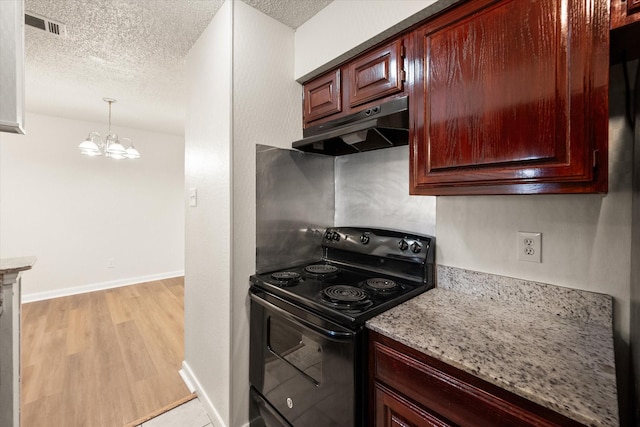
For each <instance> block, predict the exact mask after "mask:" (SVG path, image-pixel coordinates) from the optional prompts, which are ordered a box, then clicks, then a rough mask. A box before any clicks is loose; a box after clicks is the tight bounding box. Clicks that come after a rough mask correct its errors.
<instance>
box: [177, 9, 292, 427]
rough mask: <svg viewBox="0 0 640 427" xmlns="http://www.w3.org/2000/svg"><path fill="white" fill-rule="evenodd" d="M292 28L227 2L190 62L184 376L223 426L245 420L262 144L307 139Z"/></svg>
mask: <svg viewBox="0 0 640 427" xmlns="http://www.w3.org/2000/svg"><path fill="white" fill-rule="evenodd" d="M293 34H294V33H293V30H292V29H290V28H288V27H286V26H284V25H283V24H280V23H278V22H277V21H275V20H273V19H272V18H269V17H268V16H267V15H264V14H263V13H261V12H258V11H257V10H255V9H254V8H252V7H250V6H248V5H246V4H245V3H243V2H240V1H228V2H226V3H225V4H224V5H223V6H222V8H221V9H220V11H218V13H217V14H216V15H215V16H214V19H213V21H212V22H211V24H210V25H209V27H208V28H207V30H205V32H204V33H203V35H202V36H201V37H200V39H199V40H198V42H197V43H196V45H195V46H194V47H193V49H192V50H191V52H190V53H189V56H188V58H187V64H186V68H187V81H188V82H190V87H189V89H188V94H189V96H188V102H187V123H186V132H185V140H186V150H187V154H186V183H185V186H186V188H187V189H188V188H190V187H197V188H198V198H199V199H198V206H197V207H196V208H189V207H187V208H186V209H187V215H186V271H185V285H186V286H185V368H186V370H188V371H189V376H190V379H191V380H193V381H194V382H195V383H196V389H197V390H198V392H199V395H200V397H201V399H203V400H204V401H205V405H206V406H207V408H208V410H209V412H210V414H212V415H213V416H214V418H215V421H216V422H217V423H218V424H219V425H221V426H229V427H231V426H234V427H235V426H241V425H243V424H245V423H246V422H247V420H248V401H249V375H248V369H249V323H248V319H249V308H248V289H249V276H250V275H251V274H253V273H254V272H255V251H256V245H255V241H256V213H255V212H256V206H255V202H256V182H255V180H256V171H255V166H256V160H255V152H256V144H267V145H271V146H280V147H290V144H291V141H293V140H294V139H298V138H300V137H301V134H302V131H301V129H302V120H301V111H300V108H301V102H300V96H301V93H302V89H301V87H300V85H299V84H297V83H296V82H295V81H294V79H293V67H294V63H293Z"/></svg>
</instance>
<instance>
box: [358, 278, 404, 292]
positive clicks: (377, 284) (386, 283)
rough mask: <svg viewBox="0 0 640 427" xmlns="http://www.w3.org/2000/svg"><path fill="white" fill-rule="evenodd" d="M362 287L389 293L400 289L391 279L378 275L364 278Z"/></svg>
mask: <svg viewBox="0 0 640 427" xmlns="http://www.w3.org/2000/svg"><path fill="white" fill-rule="evenodd" d="M364 287H365V288H366V289H369V290H371V291H374V292H379V293H381V294H391V293H394V292H397V291H399V290H400V285H398V284H397V283H396V282H394V281H393V280H389V279H383V278H380V277H374V278H371V279H367V280H365V282H364Z"/></svg>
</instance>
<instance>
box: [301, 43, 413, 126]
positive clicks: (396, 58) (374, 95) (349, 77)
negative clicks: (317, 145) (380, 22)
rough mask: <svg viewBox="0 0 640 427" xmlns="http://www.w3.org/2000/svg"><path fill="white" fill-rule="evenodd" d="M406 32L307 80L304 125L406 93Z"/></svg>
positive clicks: (335, 116) (371, 105)
mask: <svg viewBox="0 0 640 427" xmlns="http://www.w3.org/2000/svg"><path fill="white" fill-rule="evenodd" d="M407 41H408V37H407V35H406V34H403V35H398V36H397V37H395V38H394V39H393V40H392V41H386V42H385V43H383V44H381V45H379V46H375V47H373V48H371V49H370V50H368V51H366V52H364V53H363V54H362V55H360V56H357V57H355V58H354V59H352V60H350V61H349V62H346V63H344V64H342V65H341V66H340V67H338V68H336V69H334V70H332V71H330V72H328V73H326V74H323V75H322V76H320V77H318V78H315V79H313V80H311V81H308V82H306V83H305V84H304V88H303V93H304V102H303V105H304V117H303V118H304V127H305V128H308V127H310V126H315V125H318V124H321V123H323V122H326V121H329V120H334V119H337V118H339V117H342V116H346V115H349V114H352V113H357V112H359V111H361V110H365V109H367V108H371V107H374V106H376V105H379V104H380V103H382V102H384V101H386V100H388V99H390V98H395V97H399V96H404V95H406V88H405V81H406V70H405V68H406V66H405V62H406V59H405V56H406V55H405V51H406V48H405V43H407Z"/></svg>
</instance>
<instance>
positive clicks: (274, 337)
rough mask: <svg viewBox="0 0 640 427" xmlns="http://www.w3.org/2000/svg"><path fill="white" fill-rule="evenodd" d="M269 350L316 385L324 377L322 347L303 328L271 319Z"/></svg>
mask: <svg viewBox="0 0 640 427" xmlns="http://www.w3.org/2000/svg"><path fill="white" fill-rule="evenodd" d="M268 337H269V338H268V339H269V342H268V345H269V350H271V351H272V352H274V353H275V354H276V355H277V356H279V357H280V358H281V359H283V360H285V361H286V362H288V363H289V364H291V365H292V366H294V367H295V368H296V369H298V370H299V371H300V372H302V373H304V374H306V375H308V376H309V377H310V378H311V379H312V380H313V381H314V382H315V383H316V384H320V379H321V377H322V346H321V345H320V344H319V343H318V342H316V341H315V340H314V337H312V336H311V335H310V334H309V333H307V331H306V330H305V329H304V328H302V327H296V326H295V325H294V324H293V323H290V322H287V321H285V320H282V319H280V318H277V317H270V318H269V334H268Z"/></svg>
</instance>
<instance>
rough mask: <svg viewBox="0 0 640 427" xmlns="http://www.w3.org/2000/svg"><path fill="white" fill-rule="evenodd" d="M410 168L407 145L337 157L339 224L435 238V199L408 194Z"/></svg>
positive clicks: (336, 221)
mask: <svg viewBox="0 0 640 427" xmlns="http://www.w3.org/2000/svg"><path fill="white" fill-rule="evenodd" d="M408 165H409V147H408V146H404V147H394V148H386V149H384V150H375V151H368V152H365V153H358V154H350V155H348V156H341V157H337V158H336V216H335V223H336V225H338V226H356V225H357V226H368V227H380V228H395V229H398V230H404V231H412V232H415V233H421V234H428V235H431V236H433V235H435V231H436V198H435V197H431V196H410V195H409V168H408Z"/></svg>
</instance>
